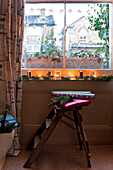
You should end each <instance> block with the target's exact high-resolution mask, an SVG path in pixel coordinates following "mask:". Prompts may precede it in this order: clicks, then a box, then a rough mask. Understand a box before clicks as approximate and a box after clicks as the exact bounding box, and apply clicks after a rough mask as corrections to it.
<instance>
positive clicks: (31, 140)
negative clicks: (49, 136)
mask: <svg viewBox="0 0 113 170" xmlns="http://www.w3.org/2000/svg"><path fill="white" fill-rule="evenodd" d="M54 115H55V111H54V108H53V109H52V110H51V111H50V112H49V114H48V116H47V118H46V119H52V118H53V117H54ZM45 129H46V122H45V120H44V121H43V123H42V124H41V126H40V128H39V129H38V130H36V132H35V133H34V134H33V135H32V137H31V139H30V140H29V143H28V145H27V147H26V149H27V150H31V149H32V148H33V146H34V138H35V137H36V136H39V137H40V138H41V135H42V133H43V132H44V130H45Z"/></svg>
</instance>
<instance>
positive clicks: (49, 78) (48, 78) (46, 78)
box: [42, 76, 51, 80]
mask: <svg viewBox="0 0 113 170" xmlns="http://www.w3.org/2000/svg"><path fill="white" fill-rule="evenodd" d="M42 78H43V80H51V77H47V76H42Z"/></svg>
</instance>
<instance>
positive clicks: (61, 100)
mask: <svg viewBox="0 0 113 170" xmlns="http://www.w3.org/2000/svg"><path fill="white" fill-rule="evenodd" d="M52 100H53V102H51V103H49V104H48V106H51V105H54V104H57V103H60V104H66V103H67V102H72V101H73V96H72V95H70V96H60V97H55V98H53V99H52Z"/></svg>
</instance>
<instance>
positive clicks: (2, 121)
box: [0, 110, 18, 169]
mask: <svg viewBox="0 0 113 170" xmlns="http://www.w3.org/2000/svg"><path fill="white" fill-rule="evenodd" d="M7 112H8V111H7V110H5V113H4V114H3V115H0V169H1V168H2V166H3V163H4V161H5V156H6V153H7V151H8V150H9V148H10V147H11V144H12V141H13V138H14V128H15V127H17V126H18V124H17V123H16V121H15V120H14V119H13V120H12V123H9V121H8V120H7V119H6V118H7Z"/></svg>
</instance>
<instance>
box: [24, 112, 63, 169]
mask: <svg viewBox="0 0 113 170" xmlns="http://www.w3.org/2000/svg"><path fill="white" fill-rule="evenodd" d="M62 116H63V110H62V109H60V110H58V112H57V115H56V116H55V117H54V118H53V120H52V123H51V124H50V126H49V127H48V128H47V129H45V131H44V134H43V136H42V138H41V140H40V142H39V143H38V144H37V146H36V148H34V149H33V150H32V153H31V155H30V157H29V158H28V160H27V161H26V163H25V164H24V166H23V167H24V168H30V167H31V165H32V163H33V161H34V160H35V159H36V157H37V156H38V154H39V152H40V151H41V149H42V148H43V146H44V144H45V143H46V141H47V140H48V138H49V136H50V135H51V133H52V132H53V130H54V129H55V127H56V125H57V124H58V122H59V121H60V119H61V117H62Z"/></svg>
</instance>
